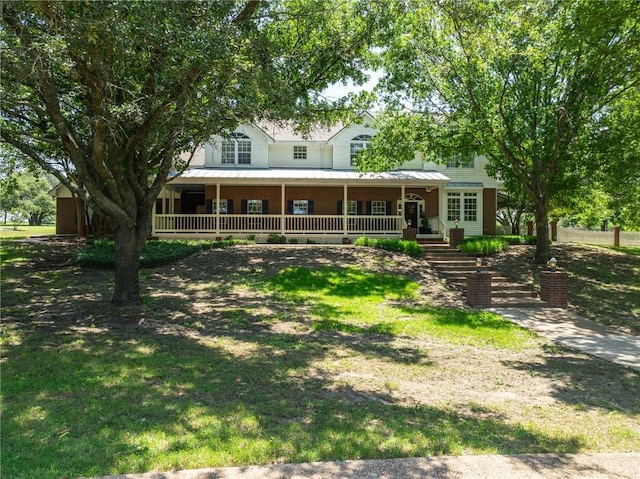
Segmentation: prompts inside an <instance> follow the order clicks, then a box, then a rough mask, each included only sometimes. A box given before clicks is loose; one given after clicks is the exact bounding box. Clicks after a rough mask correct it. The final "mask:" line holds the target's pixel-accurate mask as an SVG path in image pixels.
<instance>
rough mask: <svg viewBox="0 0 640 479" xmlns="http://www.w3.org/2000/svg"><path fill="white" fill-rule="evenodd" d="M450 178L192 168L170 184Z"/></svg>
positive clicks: (441, 180) (430, 181) (436, 181)
mask: <svg viewBox="0 0 640 479" xmlns="http://www.w3.org/2000/svg"><path fill="white" fill-rule="evenodd" d="M448 181H449V178H448V177H447V176H445V175H443V174H442V173H439V172H437V171H417V170H398V171H387V172H383V173H361V172H358V171H353V170H319V169H306V170H305V169H274V168H269V169H223V168H194V169H190V170H187V171H185V172H184V173H183V174H182V175H181V176H179V177H177V178H175V179H173V180H172V181H171V182H170V184H172V185H179V184H193V183H196V182H197V183H201V184H216V183H225V184H271V185H273V184H281V183H287V184H289V183H295V184H310V185H318V184H336V185H343V184H345V183H346V184H350V185H355V184H358V185H363V184H366V185H376V184H377V185H387V186H391V185H395V186H400V185H402V184H405V185H412V184H416V185H421V186H424V185H433V186H436V185H443V184H445V183H447V182H448Z"/></svg>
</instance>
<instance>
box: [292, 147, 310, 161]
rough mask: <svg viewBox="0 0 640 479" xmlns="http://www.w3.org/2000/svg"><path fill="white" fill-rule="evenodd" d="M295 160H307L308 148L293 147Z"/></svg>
mask: <svg viewBox="0 0 640 479" xmlns="http://www.w3.org/2000/svg"><path fill="white" fill-rule="evenodd" d="M293 159H294V160H306V159H307V147H306V146H294V147H293Z"/></svg>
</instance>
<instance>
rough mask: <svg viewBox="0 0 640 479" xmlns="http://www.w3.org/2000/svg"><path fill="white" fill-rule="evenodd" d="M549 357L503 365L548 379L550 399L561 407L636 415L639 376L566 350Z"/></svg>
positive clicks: (639, 397) (639, 406) (639, 405)
mask: <svg viewBox="0 0 640 479" xmlns="http://www.w3.org/2000/svg"><path fill="white" fill-rule="evenodd" d="M547 349H548V352H549V354H547V355H544V356H541V357H540V360H539V361H536V362H521V361H511V362H506V361H503V363H504V364H506V365H507V366H509V367H510V368H513V369H516V370H520V371H526V372H528V373H529V374H531V375H533V376H538V375H541V376H544V377H547V378H549V379H550V380H551V381H550V384H552V385H553V387H554V389H553V392H552V395H553V396H554V397H555V398H557V399H558V400H559V401H562V402H563V403H565V404H571V405H574V406H577V407H579V408H581V407H589V408H601V409H604V410H607V411H611V412H622V413H624V414H627V415H630V416H634V415H635V416H637V415H639V414H640V373H639V372H638V371H635V370H632V369H628V368H624V367H622V366H619V365H617V364H614V363H611V362H609V361H605V360H602V359H599V358H595V357H592V356H587V355H584V354H580V353H577V352H573V351H570V350H563V352H564V354H562V356H557V355H556V354H554V353H555V352H556V350H557V349H559V348H558V347H556V346H551V347H548V348H547Z"/></svg>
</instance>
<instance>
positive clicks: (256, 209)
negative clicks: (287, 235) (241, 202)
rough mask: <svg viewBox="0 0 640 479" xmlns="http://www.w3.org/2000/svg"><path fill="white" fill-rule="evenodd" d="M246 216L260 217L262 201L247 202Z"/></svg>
mask: <svg viewBox="0 0 640 479" xmlns="http://www.w3.org/2000/svg"><path fill="white" fill-rule="evenodd" d="M247 214H249V215H261V214H262V200H247Z"/></svg>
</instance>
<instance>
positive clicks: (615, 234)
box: [613, 226, 620, 246]
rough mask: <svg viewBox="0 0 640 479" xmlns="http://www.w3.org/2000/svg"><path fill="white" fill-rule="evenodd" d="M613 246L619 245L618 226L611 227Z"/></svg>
mask: <svg viewBox="0 0 640 479" xmlns="http://www.w3.org/2000/svg"><path fill="white" fill-rule="evenodd" d="M613 246H620V227H619V226H614V227H613Z"/></svg>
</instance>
